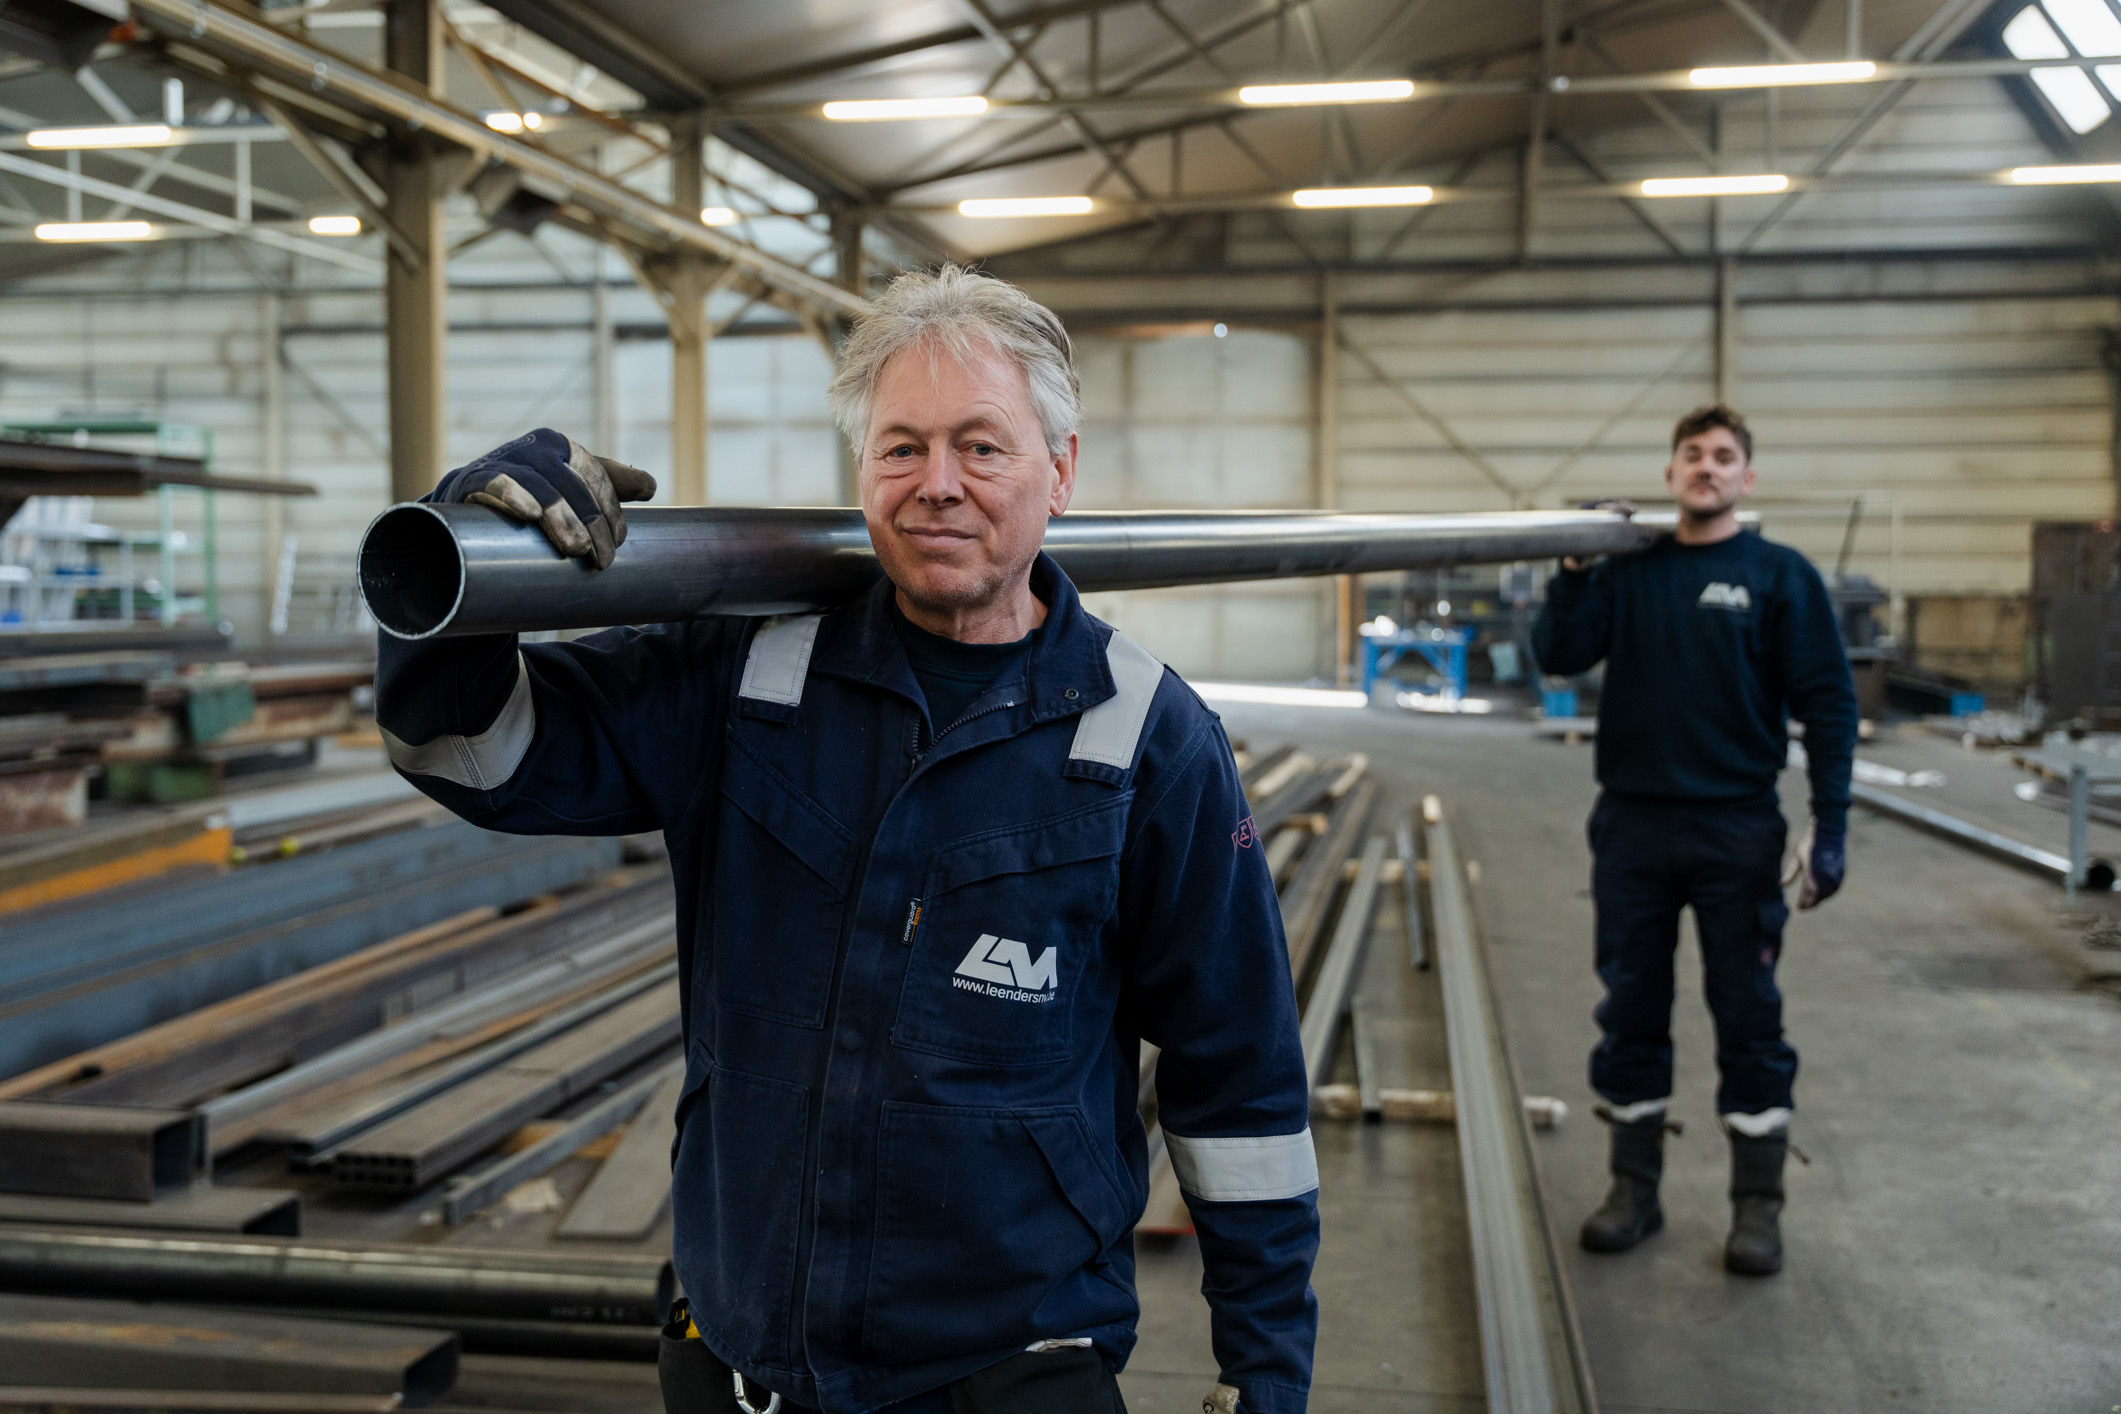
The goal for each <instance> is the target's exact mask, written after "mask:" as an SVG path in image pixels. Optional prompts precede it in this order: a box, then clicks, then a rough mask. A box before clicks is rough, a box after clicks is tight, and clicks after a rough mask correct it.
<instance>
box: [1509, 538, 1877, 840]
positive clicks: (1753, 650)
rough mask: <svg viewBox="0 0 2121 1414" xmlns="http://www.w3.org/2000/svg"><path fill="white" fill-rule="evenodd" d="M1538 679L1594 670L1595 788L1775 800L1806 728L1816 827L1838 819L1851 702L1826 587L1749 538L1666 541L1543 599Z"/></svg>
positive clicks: (1850, 747)
mask: <svg viewBox="0 0 2121 1414" xmlns="http://www.w3.org/2000/svg"><path fill="white" fill-rule="evenodd" d="M1532 651H1533V653H1534V654H1535V655H1536V656H1537V657H1538V659H1539V666H1540V669H1541V671H1543V672H1548V673H1554V674H1557V675H1559V676H1563V677H1569V676H1573V675H1575V674H1577V673H1581V672H1587V671H1589V670H1590V669H1591V668H1592V667H1593V666H1595V665H1596V664H1597V663H1598V662H1599V660H1600V659H1604V660H1606V673H1605V686H1604V688H1603V689H1602V690H1601V691H1600V693H1599V696H1598V783H1599V784H1600V785H1602V786H1604V787H1605V788H1606V789H1607V790H1609V791H1611V792H1613V793H1614V794H1616V795H1628V796H1644V797H1649V798H1652V799H1665V800H1743V799H1761V798H1772V797H1773V796H1774V794H1775V779H1776V777H1777V776H1779V775H1780V774H1781V772H1782V769H1783V766H1784V765H1785V764H1786V762H1787V760H1788V756H1789V731H1788V721H1789V719H1790V718H1791V717H1795V718H1796V719H1797V720H1798V721H1800V722H1802V723H1804V731H1805V736H1804V743H1805V750H1806V752H1807V753H1808V754H1809V756H1810V758H1811V777H1812V814H1813V815H1814V816H1815V817H1816V818H1817V819H1818V821H1819V823H1820V825H1821V827H1822V828H1827V829H1839V828H1841V827H1842V826H1843V825H1845V823H1846V822H1847V819H1848V805H1849V768H1850V763H1851V762H1852V761H1853V760H1854V758H1855V753H1856V689H1855V685H1854V683H1852V682H1851V681H1850V679H1849V668H1848V655H1847V654H1846V652H1845V651H1844V650H1843V648H1842V645H1841V631H1840V628H1839V627H1838V626H1837V625H1836V623H1835V621H1834V610H1833V604H1832V601H1831V600H1830V599H1828V597H1827V592H1826V583H1825V581H1823V580H1821V579H1820V577H1819V571H1817V570H1815V569H1813V568H1812V566H1811V563H1810V562H1809V561H1807V560H1806V559H1805V558H1804V556H1802V555H1800V554H1798V553H1797V552H1796V551H1795V550H1792V549H1790V548H1789V547H1788V546H1787V545H1777V544H1775V543H1774V542H1772V541H1769V540H1765V539H1762V538H1761V537H1760V536H1758V535H1755V534H1752V533H1749V532H1748V533H1741V534H1738V535H1734V536H1732V537H1731V538H1730V539H1728V540H1721V541H1718V542H1717V543H1716V544H1714V545H1682V544H1680V543H1679V542H1678V541H1677V540H1675V539H1672V538H1671V537H1669V536H1667V537H1665V538H1663V539H1661V540H1658V541H1657V542H1656V543H1654V544H1653V545H1651V546H1650V547H1649V548H1648V549H1646V550H1643V551H1641V552H1640V553H1638V554H1634V555H1627V556H1622V557H1620V558H1617V559H1612V560H1607V561H1604V562H1602V563H1600V564H1598V565H1596V566H1594V567H1593V568H1591V569H1590V570H1587V571H1577V570H1568V569H1564V570H1562V571H1560V572H1559V573H1558V574H1556V575H1555V576H1554V578H1553V580H1552V581H1550V582H1549V583H1548V585H1547V602H1546V606H1545V607H1544V608H1542V609H1541V610H1540V613H1539V621H1538V622H1537V623H1536V624H1534V625H1533V628H1532Z"/></svg>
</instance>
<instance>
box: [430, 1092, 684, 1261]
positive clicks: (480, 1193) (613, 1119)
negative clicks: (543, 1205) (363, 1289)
mask: <svg viewBox="0 0 2121 1414" xmlns="http://www.w3.org/2000/svg"><path fill="white" fill-rule="evenodd" d="M684 1074H685V1058H684V1057H683V1056H679V1057H678V1058H677V1059H675V1060H673V1061H670V1062H669V1063H667V1064H665V1065H663V1066H661V1067H659V1068H658V1069H657V1070H656V1071H655V1072H654V1073H653V1074H651V1075H648V1076H646V1077H645V1078H643V1079H640V1080H636V1081H635V1082H633V1084H631V1085H628V1086H627V1087H626V1088H625V1089H623V1090H621V1091H619V1092H618V1093H617V1094H615V1095H613V1096H611V1097H610V1098H609V1099H606V1100H600V1101H598V1102H597V1103H596V1104H595V1105H593V1106H591V1107H590V1108H589V1109H588V1110H587V1111H585V1112H584V1113H582V1114H581V1115H578V1116H577V1117H575V1118H574V1119H571V1120H568V1121H567V1122H566V1123H565V1124H564V1125H563V1126H561V1128H560V1129H558V1130H557V1131H555V1132H554V1133H552V1134H549V1135H547V1136H546V1137H545V1138H543V1139H540V1140H539V1141H538V1142H537V1143H535V1144H533V1145H531V1146H530V1147H529V1148H527V1149H525V1150H523V1152H522V1153H520V1154H510V1155H509V1156H508V1157H507V1158H505V1159H500V1160H498V1161H496V1162H494V1163H491V1164H488V1165H487V1166H486V1167H485V1168H483V1169H480V1170H479V1171H478V1172H476V1173H469V1174H464V1175H463V1176H461V1177H459V1178H455V1179H452V1180H451V1181H450V1185H449V1191H448V1192H447V1193H446V1194H445V1195H444V1196H443V1199H442V1221H443V1222H444V1223H446V1224H448V1225H449V1226H451V1227H455V1226H456V1225H457V1224H459V1223H461V1222H463V1221H464V1220H465V1219H466V1218H470V1217H473V1216H476V1215H477V1214H478V1213H479V1212H480V1211H481V1210H483V1209H484V1208H485V1207H486V1205H487V1204H489V1203H491V1202H493V1201H494V1200H495V1199H496V1198H499V1197H500V1196H501V1195H502V1194H504V1193H506V1192H508V1191H509V1190H510V1189H511V1188H514V1187H515V1186H516V1185H517V1184H519V1183H527V1182H529V1181H530V1180H531V1179H533V1178H536V1177H537V1176H538V1175H539V1174H541V1173H544V1172H545V1171H546V1170H548V1169H551V1168H554V1167H556V1166H558V1165H559V1164H562V1163H565V1162H566V1161H567V1160H568V1159H570V1158H572V1157H573V1156H574V1153H575V1151H576V1150H578V1149H580V1148H581V1147H582V1146H583V1145H584V1144H587V1143H588V1142H589V1141H590V1140H592V1139H600V1138H602V1137H603V1136H604V1135H606V1134H609V1133H610V1132H611V1131H612V1130H614V1129H617V1128H618V1127H619V1126H620V1125H622V1124H624V1123H626V1121H628V1120H630V1119H632V1118H633V1117H634V1115H635V1114H636V1113H638V1112H639V1111H640V1108H641V1106H643V1105H645V1104H647V1103H648V1100H649V1097H650V1096H652V1095H654V1094H655V1092H656V1091H657V1090H658V1089H660V1088H661V1087H662V1086H663V1085H664V1083H665V1082H667V1081H669V1080H670V1079H671V1078H672V1077H677V1078H680V1079H682V1078H683V1076H684Z"/></svg>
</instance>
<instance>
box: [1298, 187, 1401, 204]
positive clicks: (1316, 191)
mask: <svg viewBox="0 0 2121 1414" xmlns="http://www.w3.org/2000/svg"><path fill="white" fill-rule="evenodd" d="M1289 199H1290V200H1291V201H1293V202H1295V203H1296V204H1297V205H1298V206H1422V205H1425V204H1427V203H1428V202H1431V201H1434V200H1435V199H1436V189H1435V188H1434V187H1313V188H1310V189H1308V190H1305V191H1300V192H1297V193H1295V194H1294V195H1293V196H1291V197H1290V198H1289Z"/></svg>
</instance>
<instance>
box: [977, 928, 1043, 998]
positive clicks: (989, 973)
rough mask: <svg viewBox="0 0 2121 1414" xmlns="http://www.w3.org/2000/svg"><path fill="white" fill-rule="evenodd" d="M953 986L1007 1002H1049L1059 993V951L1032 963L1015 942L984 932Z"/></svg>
mask: <svg viewBox="0 0 2121 1414" xmlns="http://www.w3.org/2000/svg"><path fill="white" fill-rule="evenodd" d="M950 985H951V986H953V987H956V988H958V989H959V990H960V991H966V992H978V993H980V994H981V995H982V996H988V997H1000V998H1001V999H1002V1000H1003V1001H1006V1002H1050V1001H1052V1000H1053V999H1054V998H1055V997H1056V996H1058V995H1059V994H1060V949H1058V948H1047V949H1046V950H1045V951H1044V952H1042V953H1040V954H1039V955H1038V960H1037V961H1036V962H1033V961H1032V960H1031V949H1030V948H1028V947H1026V946H1025V945H1024V944H1022V943H1020V942H1018V941H1016V939H1014V938H999V937H996V936H995V935H994V934H992V933H982V934H980V935H979V941H978V942H976V943H974V944H973V945H972V951H970V952H968V953H966V954H965V960H964V961H963V962H961V963H959V964H958V965H957V975H956V976H955V977H952V978H951V979H950Z"/></svg>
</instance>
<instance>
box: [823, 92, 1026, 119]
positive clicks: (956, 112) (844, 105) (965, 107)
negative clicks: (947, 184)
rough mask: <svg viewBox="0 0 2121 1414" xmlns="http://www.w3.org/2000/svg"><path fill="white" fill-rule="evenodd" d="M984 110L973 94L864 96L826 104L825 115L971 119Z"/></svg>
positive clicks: (867, 117)
mask: <svg viewBox="0 0 2121 1414" xmlns="http://www.w3.org/2000/svg"><path fill="white" fill-rule="evenodd" d="M986 111H987V100H986V99H984V98H982V97H980V96H979V95H978V94H976V93H969V94H965V95H963V96H962V97H958V98H863V99H855V100H852V101H849V102H841V103H827V104H826V105H825V116H826V117H828V118H830V119H832V120H833V121H834V122H835V123H890V122H896V121H899V120H902V119H906V118H973V117H977V116H978V115H980V114H981V113H984V112H986Z"/></svg>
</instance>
